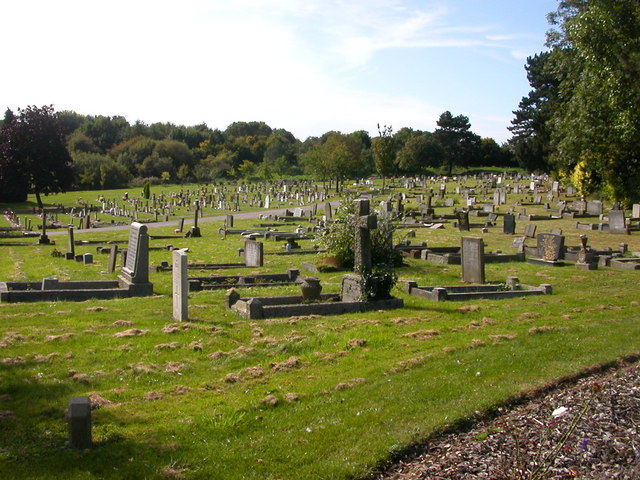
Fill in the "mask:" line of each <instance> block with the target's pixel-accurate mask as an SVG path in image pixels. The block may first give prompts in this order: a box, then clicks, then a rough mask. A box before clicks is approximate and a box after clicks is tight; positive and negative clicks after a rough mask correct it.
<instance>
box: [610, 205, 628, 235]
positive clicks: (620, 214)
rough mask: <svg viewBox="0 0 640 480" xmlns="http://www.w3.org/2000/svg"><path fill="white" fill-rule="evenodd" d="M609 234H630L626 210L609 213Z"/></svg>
mask: <svg viewBox="0 0 640 480" xmlns="http://www.w3.org/2000/svg"><path fill="white" fill-rule="evenodd" d="M609 233H622V234H626V233H629V230H628V229H627V220H626V218H625V217H624V210H611V211H610V212H609Z"/></svg>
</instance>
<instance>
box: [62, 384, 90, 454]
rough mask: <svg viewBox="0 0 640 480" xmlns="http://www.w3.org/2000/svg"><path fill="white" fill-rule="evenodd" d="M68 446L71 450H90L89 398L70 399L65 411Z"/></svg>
mask: <svg viewBox="0 0 640 480" xmlns="http://www.w3.org/2000/svg"><path fill="white" fill-rule="evenodd" d="M67 422H68V424H69V444H70V445H71V446H72V447H73V448H77V449H81V450H83V449H85V448H91V446H92V441H91V401H90V400H89V397H71V400H69V407H68V411H67Z"/></svg>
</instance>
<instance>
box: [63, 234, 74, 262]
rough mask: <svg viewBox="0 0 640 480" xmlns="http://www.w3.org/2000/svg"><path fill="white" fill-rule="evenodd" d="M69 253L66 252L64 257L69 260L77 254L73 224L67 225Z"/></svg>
mask: <svg viewBox="0 0 640 480" xmlns="http://www.w3.org/2000/svg"><path fill="white" fill-rule="evenodd" d="M67 250H68V251H67V253H65V254H64V258H66V259H67V260H73V259H74V258H75V256H76V243H75V241H74V239H73V225H69V226H68V227H67Z"/></svg>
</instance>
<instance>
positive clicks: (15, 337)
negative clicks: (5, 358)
mask: <svg viewBox="0 0 640 480" xmlns="http://www.w3.org/2000/svg"><path fill="white" fill-rule="evenodd" d="M26 339H27V337H25V336H24V335H20V334H19V333H16V332H7V333H6V334H5V335H4V338H3V339H2V340H0V348H4V347H8V346H10V345H13V344H14V343H17V342H23V341H25V340H26Z"/></svg>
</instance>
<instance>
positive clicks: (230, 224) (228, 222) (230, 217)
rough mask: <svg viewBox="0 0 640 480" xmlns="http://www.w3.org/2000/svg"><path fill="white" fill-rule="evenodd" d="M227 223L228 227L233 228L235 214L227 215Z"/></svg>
mask: <svg viewBox="0 0 640 480" xmlns="http://www.w3.org/2000/svg"><path fill="white" fill-rule="evenodd" d="M226 225H227V228H233V215H227V220H226Z"/></svg>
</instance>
